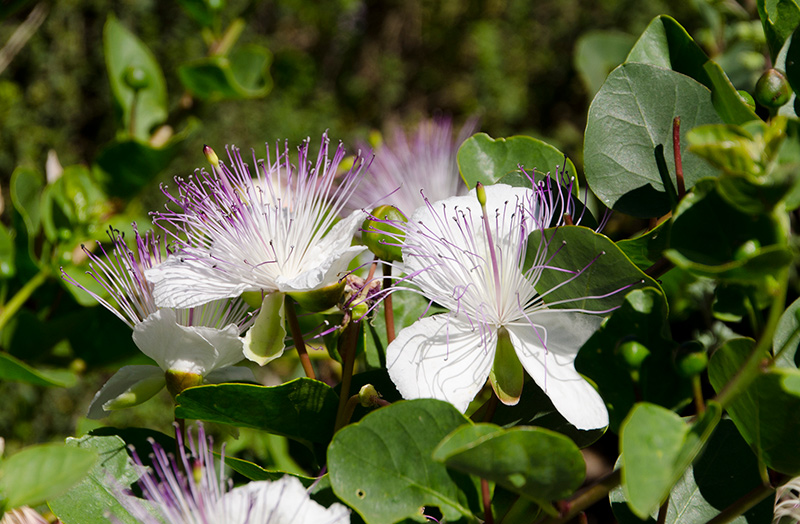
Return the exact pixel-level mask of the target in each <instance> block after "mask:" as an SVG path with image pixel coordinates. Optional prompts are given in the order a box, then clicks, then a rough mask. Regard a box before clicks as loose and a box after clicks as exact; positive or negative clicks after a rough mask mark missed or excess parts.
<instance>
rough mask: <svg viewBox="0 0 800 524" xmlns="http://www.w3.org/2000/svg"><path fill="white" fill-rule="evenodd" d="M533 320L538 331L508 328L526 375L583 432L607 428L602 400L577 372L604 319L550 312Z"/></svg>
mask: <svg viewBox="0 0 800 524" xmlns="http://www.w3.org/2000/svg"><path fill="white" fill-rule="evenodd" d="M532 320H533V322H534V323H535V324H536V328H534V327H532V326H530V325H512V326H506V328H507V329H508V332H509V334H510V335H511V342H512V343H513V344H514V349H515V350H516V352H517V356H519V360H520V362H522V365H523V367H525V371H527V372H528V374H529V375H530V376H531V377H532V378H533V380H534V381H536V384H538V385H539V387H540V388H542V390H543V391H544V392H545V393H546V394H547V396H548V397H550V400H551V401H552V402H553V405H554V406H555V407H556V409H557V410H558V412H559V413H561V415H563V416H564V418H565V419H567V422H569V423H570V424H572V425H573V426H575V427H576V428H578V429H583V430H586V429H596V428H602V427H605V426H607V425H608V411H607V410H606V406H605V403H604V402H603V399H602V397H600V395H599V394H598V393H597V391H595V389H594V388H593V387H592V386H591V384H589V383H588V382H587V381H586V380H585V379H584V378H583V377H581V375H580V374H579V373H578V372H577V371H575V356H576V355H577V354H578V350H579V349H580V348H581V346H582V345H583V344H584V343H585V342H586V341H587V340H589V337H591V336H592V334H593V333H594V332H595V331H597V328H598V327H600V323H601V322H602V321H603V317H601V316H598V315H586V314H583V313H573V312H563V313H562V312H558V311H557V310H549V311H546V312H540V313H538V314H536V315H535V316H534V317H533V318H532ZM545 345H546V347H547V350H546V351H545Z"/></svg>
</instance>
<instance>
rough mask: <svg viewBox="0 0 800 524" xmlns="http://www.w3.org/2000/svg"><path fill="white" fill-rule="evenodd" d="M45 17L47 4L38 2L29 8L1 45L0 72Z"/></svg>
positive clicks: (23, 45)
mask: <svg viewBox="0 0 800 524" xmlns="http://www.w3.org/2000/svg"><path fill="white" fill-rule="evenodd" d="M45 18H47V4H45V3H44V2H39V3H38V4H36V7H34V8H33V10H31V12H30V14H29V15H28V18H26V19H25V21H24V22H22V23H21V24H20V25H19V27H17V28H16V29H15V30H14V32H13V33H12V34H11V38H9V39H8V42H6V45H4V46H3V49H0V73H2V72H3V71H4V70H5V68H6V67H8V64H10V63H11V61H12V60H14V57H15V56H17V53H19V52H20V51H21V50H22V48H23V47H25V44H27V43H28V40H30V39H31V37H32V36H33V35H34V34H36V31H37V30H38V29H39V26H40V25H42V22H44V19H45Z"/></svg>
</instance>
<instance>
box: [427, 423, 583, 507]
mask: <svg viewBox="0 0 800 524" xmlns="http://www.w3.org/2000/svg"><path fill="white" fill-rule="evenodd" d="M433 458H434V460H438V461H440V462H444V463H445V464H446V465H447V467H448V468H453V469H455V470H458V471H462V472H464V473H470V474H472V475H476V476H478V477H481V478H485V479H487V480H490V481H492V482H496V483H498V484H499V485H501V486H503V487H504V488H506V489H508V490H511V491H513V492H515V493H519V494H521V495H524V496H526V497H528V498H530V499H532V500H535V501H537V502H539V503H540V504H541V505H545V504H547V503H548V502H549V501H553V500H557V499H560V498H564V497H567V496H568V495H570V494H572V493H573V492H574V491H575V490H576V489H577V488H579V487H580V485H581V483H582V482H583V478H584V475H585V472H586V464H585V463H584V461H583V455H581V452H580V450H579V449H578V447H577V446H576V445H575V443H574V442H572V440H570V439H569V438H567V437H565V436H564V435H561V434H559V433H556V432H554V431H549V430H546V429H543V428H536V427H524V426H518V427H515V428H511V429H507V430H506V429H502V428H500V427H499V426H495V425H493V424H478V425H475V426H462V427H460V428H458V429H456V430H455V431H454V432H453V433H451V434H450V435H448V436H447V437H446V438H445V439H444V440H443V441H442V442H441V444H439V447H438V448H436V451H434V453H433Z"/></svg>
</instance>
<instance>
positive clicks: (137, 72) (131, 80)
mask: <svg viewBox="0 0 800 524" xmlns="http://www.w3.org/2000/svg"><path fill="white" fill-rule="evenodd" d="M122 79H123V81H124V82H125V83H126V84H127V85H128V87H130V88H131V89H133V90H134V91H141V90H142V89H144V88H145V87H147V86H148V85H150V77H148V76H147V72H146V71H145V70H144V69H142V68H141V67H136V66H128V67H127V68H125V74H124V75H123V77H122Z"/></svg>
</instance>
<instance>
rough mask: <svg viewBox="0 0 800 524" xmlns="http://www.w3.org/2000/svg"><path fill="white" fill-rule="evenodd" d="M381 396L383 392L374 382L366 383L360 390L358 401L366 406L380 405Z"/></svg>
mask: <svg viewBox="0 0 800 524" xmlns="http://www.w3.org/2000/svg"><path fill="white" fill-rule="evenodd" d="M379 398H381V394H380V393H378V390H377V389H375V386H373V385H372V384H365V385H363V386H361V389H359V390H358V401H359V403H360V404H361V405H362V406H364V407H365V408H372V407H375V406H378V405H379V404H378V399H379Z"/></svg>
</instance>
